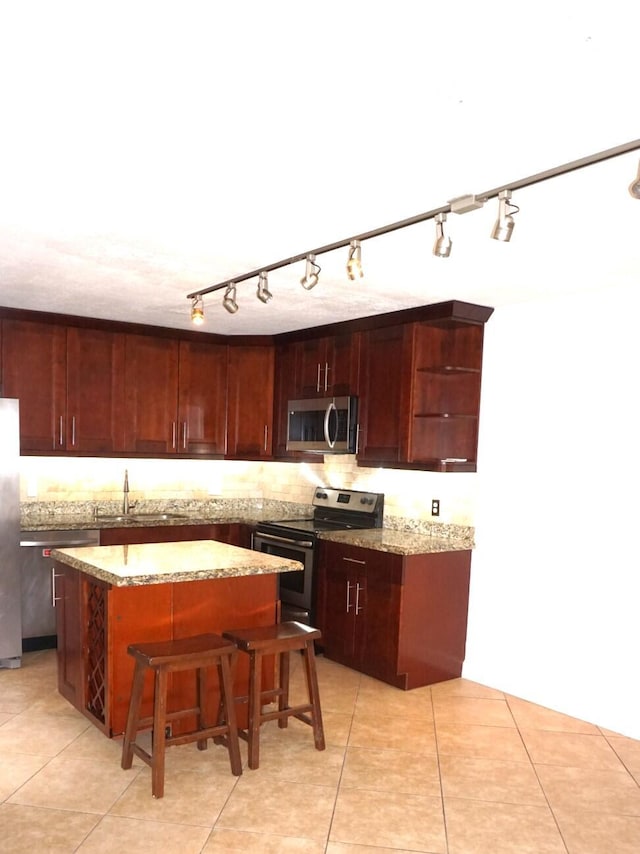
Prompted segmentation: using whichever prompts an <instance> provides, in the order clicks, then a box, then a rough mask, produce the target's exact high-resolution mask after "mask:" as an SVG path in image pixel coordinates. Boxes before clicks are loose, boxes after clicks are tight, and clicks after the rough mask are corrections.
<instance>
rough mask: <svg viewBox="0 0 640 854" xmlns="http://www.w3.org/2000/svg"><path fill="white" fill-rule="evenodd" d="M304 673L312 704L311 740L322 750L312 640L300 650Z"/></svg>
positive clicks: (321, 730) (322, 728)
mask: <svg viewBox="0 0 640 854" xmlns="http://www.w3.org/2000/svg"><path fill="white" fill-rule="evenodd" d="M302 658H303V661H304V667H305V674H306V677H307V689H308V691H309V701H310V702H311V704H312V710H311V720H312V721H313V740H314V743H315V746H316V750H324V749H325V743H324V727H323V725H322V712H321V710H320V689H319V687H318V673H317V671H316V656H315V651H314V648H313V641H312V640H311V641H309V642H308V643H307V644H306V645H305V647H304V649H303V650H302Z"/></svg>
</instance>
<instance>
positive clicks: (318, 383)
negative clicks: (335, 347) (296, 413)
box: [316, 362, 322, 392]
mask: <svg viewBox="0 0 640 854" xmlns="http://www.w3.org/2000/svg"><path fill="white" fill-rule="evenodd" d="M321 371H322V369H321V368H320V362H318V377H317V379H316V391H318V392H319V391H320V373H321Z"/></svg>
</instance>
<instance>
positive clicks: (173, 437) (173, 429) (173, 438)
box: [171, 421, 176, 451]
mask: <svg viewBox="0 0 640 854" xmlns="http://www.w3.org/2000/svg"><path fill="white" fill-rule="evenodd" d="M171 447H172V448H173V450H174V451H175V449H176V422H175V421H172V422H171Z"/></svg>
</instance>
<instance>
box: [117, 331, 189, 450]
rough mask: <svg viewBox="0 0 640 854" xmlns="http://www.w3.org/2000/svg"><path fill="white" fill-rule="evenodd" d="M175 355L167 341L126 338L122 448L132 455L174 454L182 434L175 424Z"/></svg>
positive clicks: (173, 344) (176, 348) (170, 341)
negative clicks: (123, 444)
mask: <svg viewBox="0 0 640 854" xmlns="http://www.w3.org/2000/svg"><path fill="white" fill-rule="evenodd" d="M178 352H179V344H178V341H175V340H173V339H171V338H155V337H151V336H147V335H127V340H126V368H125V394H126V408H127V418H126V431H125V449H126V450H127V451H132V452H134V453H136V452H137V453H146V454H167V453H176V452H177V451H178V448H179V443H180V440H181V438H182V434H183V431H182V430H181V426H182V425H180V424H179V423H178V409H177V407H178Z"/></svg>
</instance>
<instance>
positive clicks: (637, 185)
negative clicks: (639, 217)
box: [629, 164, 640, 199]
mask: <svg viewBox="0 0 640 854" xmlns="http://www.w3.org/2000/svg"><path fill="white" fill-rule="evenodd" d="M629 192H630V193H631V195H632V196H633V198H634V199H640V164H638V174H637V175H636V179H635V181H634V182H633V183H632V184H629Z"/></svg>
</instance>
